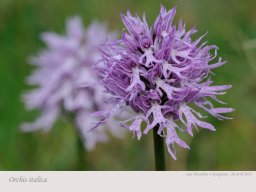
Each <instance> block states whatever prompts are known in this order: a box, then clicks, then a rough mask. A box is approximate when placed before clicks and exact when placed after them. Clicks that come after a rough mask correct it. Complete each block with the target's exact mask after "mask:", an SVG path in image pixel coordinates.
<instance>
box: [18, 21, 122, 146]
mask: <svg viewBox="0 0 256 192" xmlns="http://www.w3.org/2000/svg"><path fill="white" fill-rule="evenodd" d="M66 31H67V32H66V36H60V35H57V34H55V33H43V35H42V39H43V41H44V42H45V44H46V45H47V49H46V50H44V51H42V52H40V53H39V54H38V55H37V56H35V57H33V58H32V59H31V63H32V64H34V65H35V66H36V67H37V68H36V70H35V71H34V73H33V74H32V75H31V76H30V77H29V78H28V83H29V84H31V85H35V86H37V88H35V89H33V90H32V91H30V92H28V93H26V94H25V95H24V102H25V104H26V106H27V108H28V109H36V110H39V111H41V112H42V115H41V116H40V117H39V118H38V119H37V120H36V121H35V122H34V123H24V124H22V126H21V127H22V130H23V131H33V130H37V129H44V130H49V129H51V128H52V126H53V124H54V123H55V122H56V120H57V119H58V118H59V117H60V116H61V115H63V114H65V115H66V114H69V115H70V116H72V121H74V123H75V124H76V127H77V128H78V131H79V132H80V133H81V134H80V136H81V138H82V139H83V140H84V145H85V147H86V148H87V149H88V150H90V149H93V148H94V146H95V145H96V143H97V142H105V141H107V139H108V136H107V132H110V133H112V134H113V135H114V136H116V137H121V136H122V130H121V129H120V128H119V127H118V125H117V124H116V123H115V121H113V120H111V121H108V125H107V126H102V127H100V128H98V129H95V130H93V131H88V130H89V129H90V127H91V125H92V123H97V122H98V121H99V118H98V117H97V116H93V115H91V113H92V112H94V111H97V110H108V109H111V107H110V104H106V102H105V99H106V95H107V93H104V90H103V88H102V87H101V86H100V85H99V84H98V83H97V82H98V78H97V75H95V72H94V70H93V67H94V64H95V63H96V62H98V61H99V60H100V58H101V55H100V52H99V49H98V46H99V45H100V44H101V43H102V42H104V41H106V40H107V38H113V37H114V36H115V34H114V33H110V34H108V31H107V28H106V26H105V25H104V24H100V23H98V22H93V23H92V24H91V25H90V26H89V27H88V28H87V29H85V28H84V27H83V24H82V21H81V19H80V18H79V17H74V18H71V19H69V20H68V21H67V28H66Z"/></svg>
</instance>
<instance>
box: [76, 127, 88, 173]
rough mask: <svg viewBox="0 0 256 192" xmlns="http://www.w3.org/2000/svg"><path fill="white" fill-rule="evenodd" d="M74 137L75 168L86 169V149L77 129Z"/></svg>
mask: <svg viewBox="0 0 256 192" xmlns="http://www.w3.org/2000/svg"><path fill="white" fill-rule="evenodd" d="M76 138H77V169H78V171H83V170H86V168H87V167H86V164H87V162H86V156H87V153H86V150H85V148H84V144H83V141H82V139H81V136H80V135H79V130H77V134H76Z"/></svg>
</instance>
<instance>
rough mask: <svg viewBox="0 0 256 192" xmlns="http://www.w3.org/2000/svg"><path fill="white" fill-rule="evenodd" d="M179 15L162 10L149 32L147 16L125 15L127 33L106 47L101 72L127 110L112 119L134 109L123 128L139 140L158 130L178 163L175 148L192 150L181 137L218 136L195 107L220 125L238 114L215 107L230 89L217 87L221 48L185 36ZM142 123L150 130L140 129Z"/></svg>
mask: <svg viewBox="0 0 256 192" xmlns="http://www.w3.org/2000/svg"><path fill="white" fill-rule="evenodd" d="M175 14H176V8H173V9H171V10H169V11H167V10H166V8H165V7H163V6H161V10H160V14H159V16H158V17H157V18H156V21H155V23H154V26H153V27H149V26H148V24H147V22H146V19H145V16H144V17H143V19H140V18H139V17H134V16H132V15H131V13H130V12H128V13H127V15H121V18H122V21H123V23H124V25H125V27H126V29H127V30H124V31H123V34H122V37H121V39H119V40H114V41H107V42H105V43H104V44H103V45H102V46H101V51H102V58H103V61H102V62H101V65H99V66H98V73H99V76H100V78H101V83H102V85H103V86H104V87H105V88H106V90H107V91H108V92H109V93H111V94H112V96H113V98H115V100H116V102H117V103H123V104H124V105H119V107H117V108H116V109H118V110H114V112H113V111H112V112H111V115H115V114H117V113H119V111H120V110H124V109H122V107H124V106H129V107H130V108H131V109H132V110H133V111H135V112H137V115H135V116H134V117H133V118H130V119H129V120H126V121H124V122H123V124H122V126H124V127H126V128H127V129H128V130H130V131H132V132H133V133H134V134H136V135H137V138H138V139H140V138H141V137H142V134H147V133H148V132H149V131H150V130H152V129H157V133H158V135H160V136H161V137H163V138H165V140H166V145H167V149H168V151H169V153H170V155H171V156H172V157H173V158H174V159H176V154H175V148H174V144H177V145H179V146H181V147H183V148H186V149H189V146H188V145H187V144H186V143H185V142H184V141H183V140H182V139H180V138H179V136H178V134H179V133H188V134H189V135H191V136H193V132H194V130H195V129H198V127H201V128H204V129H208V130H211V131H215V128H214V126H213V125H211V124H210V123H207V122H205V121H204V120H202V118H204V116H203V115H201V114H200V113H199V112H197V111H196V110H195V109H193V108H192V106H197V107H199V108H200V109H202V110H204V111H206V112H207V113H209V114H210V115H212V116H214V117H216V118H218V119H221V120H222V119H228V117H225V116H223V114H225V113H229V112H232V111H233V109H232V108H215V107H214V106H213V104H212V103H211V101H210V100H211V99H212V100H215V101H217V102H220V103H223V102H221V101H220V100H219V99H217V97H216V96H217V95H223V94H225V93H226V90H227V89H229V88H231V86H230V85H219V86H216V85H212V83H213V82H212V81H211V74H212V71H211V70H212V69H214V68H217V67H220V66H221V65H223V64H224V63H225V62H223V61H222V60H221V58H220V59H219V60H218V61H217V62H216V63H214V62H213V60H214V59H215V58H216V57H217V51H218V47H217V46H215V45H207V44H206V43H202V44H200V41H201V40H202V38H203V36H202V37H200V38H198V39H195V40H192V35H193V34H195V33H196V32H197V30H196V29H195V28H192V29H191V30H188V31H186V29H185V24H183V22H182V21H180V22H179V25H178V26H175V25H174V24H173V19H174V16H175ZM211 52H213V53H214V54H213V55H212V54H211ZM191 104H195V105H191ZM111 115H109V117H111ZM104 122H106V119H104ZM143 122H145V124H146V128H145V130H142V127H141V124H142V123H143ZM183 127H186V128H185V129H184V128H183Z"/></svg>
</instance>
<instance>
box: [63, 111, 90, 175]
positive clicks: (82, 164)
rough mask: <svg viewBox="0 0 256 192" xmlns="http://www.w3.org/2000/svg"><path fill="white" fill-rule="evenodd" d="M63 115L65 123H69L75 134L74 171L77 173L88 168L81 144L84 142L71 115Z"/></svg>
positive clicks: (85, 154)
mask: <svg viewBox="0 0 256 192" xmlns="http://www.w3.org/2000/svg"><path fill="white" fill-rule="evenodd" d="M64 114H65V117H66V121H67V123H69V124H70V126H71V127H73V128H74V129H75V132H76V146H77V165H76V170H78V171H83V170H86V169H87V168H88V167H87V161H86V156H87V151H86V149H85V148H84V144H83V142H84V141H83V140H82V138H81V134H80V131H79V128H78V127H77V125H76V123H75V117H74V115H73V114H72V113H64Z"/></svg>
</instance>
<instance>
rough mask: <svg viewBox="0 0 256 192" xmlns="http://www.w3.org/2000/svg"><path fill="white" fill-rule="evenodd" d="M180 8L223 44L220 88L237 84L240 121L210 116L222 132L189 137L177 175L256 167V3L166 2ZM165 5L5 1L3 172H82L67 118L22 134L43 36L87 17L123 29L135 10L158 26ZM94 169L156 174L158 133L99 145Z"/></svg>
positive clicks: (91, 155)
mask: <svg viewBox="0 0 256 192" xmlns="http://www.w3.org/2000/svg"><path fill="white" fill-rule="evenodd" d="M162 4H163V5H165V6H167V7H168V8H172V7H173V6H175V5H176V6H177V16H176V21H178V19H179V18H181V17H182V18H183V20H184V21H185V22H186V23H187V26H188V27H192V26H194V25H195V26H196V27H197V28H198V30H199V34H200V35H202V34H204V33H205V32H206V31H208V35H207V36H206V37H205V40H208V42H209V43H212V44H217V45H218V46H219V48H220V51H219V54H220V55H221V56H222V57H223V58H224V59H225V60H228V64H226V65H224V66H223V67H221V68H219V69H217V70H215V72H216V76H215V77H214V79H215V81H216V84H218V83H219V84H232V85H233V89H232V90H230V91H229V92H228V94H227V95H225V96H223V97H222V99H223V100H224V101H226V102H227V103H228V106H232V107H234V108H235V109H236V112H235V113H233V114H232V116H233V117H234V120H230V121H223V122H219V121H216V120H214V119H213V118H210V119H209V121H211V122H212V123H213V124H214V125H215V126H216V128H217V131H216V132H214V133H212V132H210V131H206V130H201V131H200V132H199V133H198V134H196V135H195V136H194V137H193V138H189V137H188V138H186V141H187V142H188V143H190V146H191V150H190V151H186V150H183V149H180V148H178V147H177V154H178V159H179V160H177V161H174V160H172V159H171V157H170V156H169V155H168V154H166V156H167V158H166V159H167V166H168V169H169V170H250V169H253V170H255V169H256V163H255V162H256V150H255V146H256V139H255V138H256V40H255V39H256V12H255V7H256V1H255V0H225V1H223V0H215V1H210V0H190V1H188V0H172V1H171V0H163V1H162ZM159 8H160V3H159V1H154V0H105V1H104V0H93V1H92V0H76V1H68V0H45V1H40V0H0V170H75V169H77V161H78V157H79V155H78V153H79V151H77V141H76V140H77V139H76V137H77V136H76V134H75V130H74V128H73V127H70V126H69V125H67V124H66V123H65V121H64V120H60V121H59V122H58V123H57V124H56V126H55V127H54V128H53V129H52V130H51V131H50V132H49V133H43V132H35V133H27V134H24V133H21V132H20V131H19V124H20V123H21V122H23V121H28V120H33V119H34V118H35V117H36V115H37V114H36V113H29V112H26V111H25V109H24V106H23V104H22V102H21V99H20V98H21V94H22V92H23V91H24V90H26V89H28V87H27V85H25V78H26V77H27V76H28V75H29V74H30V72H31V71H32V67H31V66H30V65H28V63H27V58H28V56H30V55H31V54H34V53H36V52H37V51H38V50H40V49H41V48H42V47H43V46H44V45H43V44H42V43H41V42H40V40H39V34H40V33H41V32H43V31H49V30H50V31H56V32H63V31H64V24H65V19H66V18H68V17H69V16H73V15H81V16H82V17H83V21H84V24H89V23H90V21H92V20H95V19H97V20H100V21H105V22H107V23H108V24H109V26H110V28H111V29H118V30H119V31H121V30H122V28H123V25H122V23H121V20H120V17H119V15H120V12H126V10H127V9H130V10H131V11H132V12H137V13H138V14H139V15H141V14H142V13H143V12H145V13H146V14H147V20H148V22H149V23H152V22H153V20H154V18H155V17H156V16H157V14H158V13H159ZM85 156H86V158H87V165H86V166H87V169H88V170H153V169H154V159H153V146H152V135H151V134H149V135H147V136H144V137H142V140H141V141H137V140H136V139H132V135H131V134H129V135H127V137H126V138H125V139H123V140H116V139H113V140H111V141H110V142H109V143H108V144H98V145H97V148H96V149H95V150H94V151H92V152H87V153H86V154H85Z"/></svg>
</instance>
